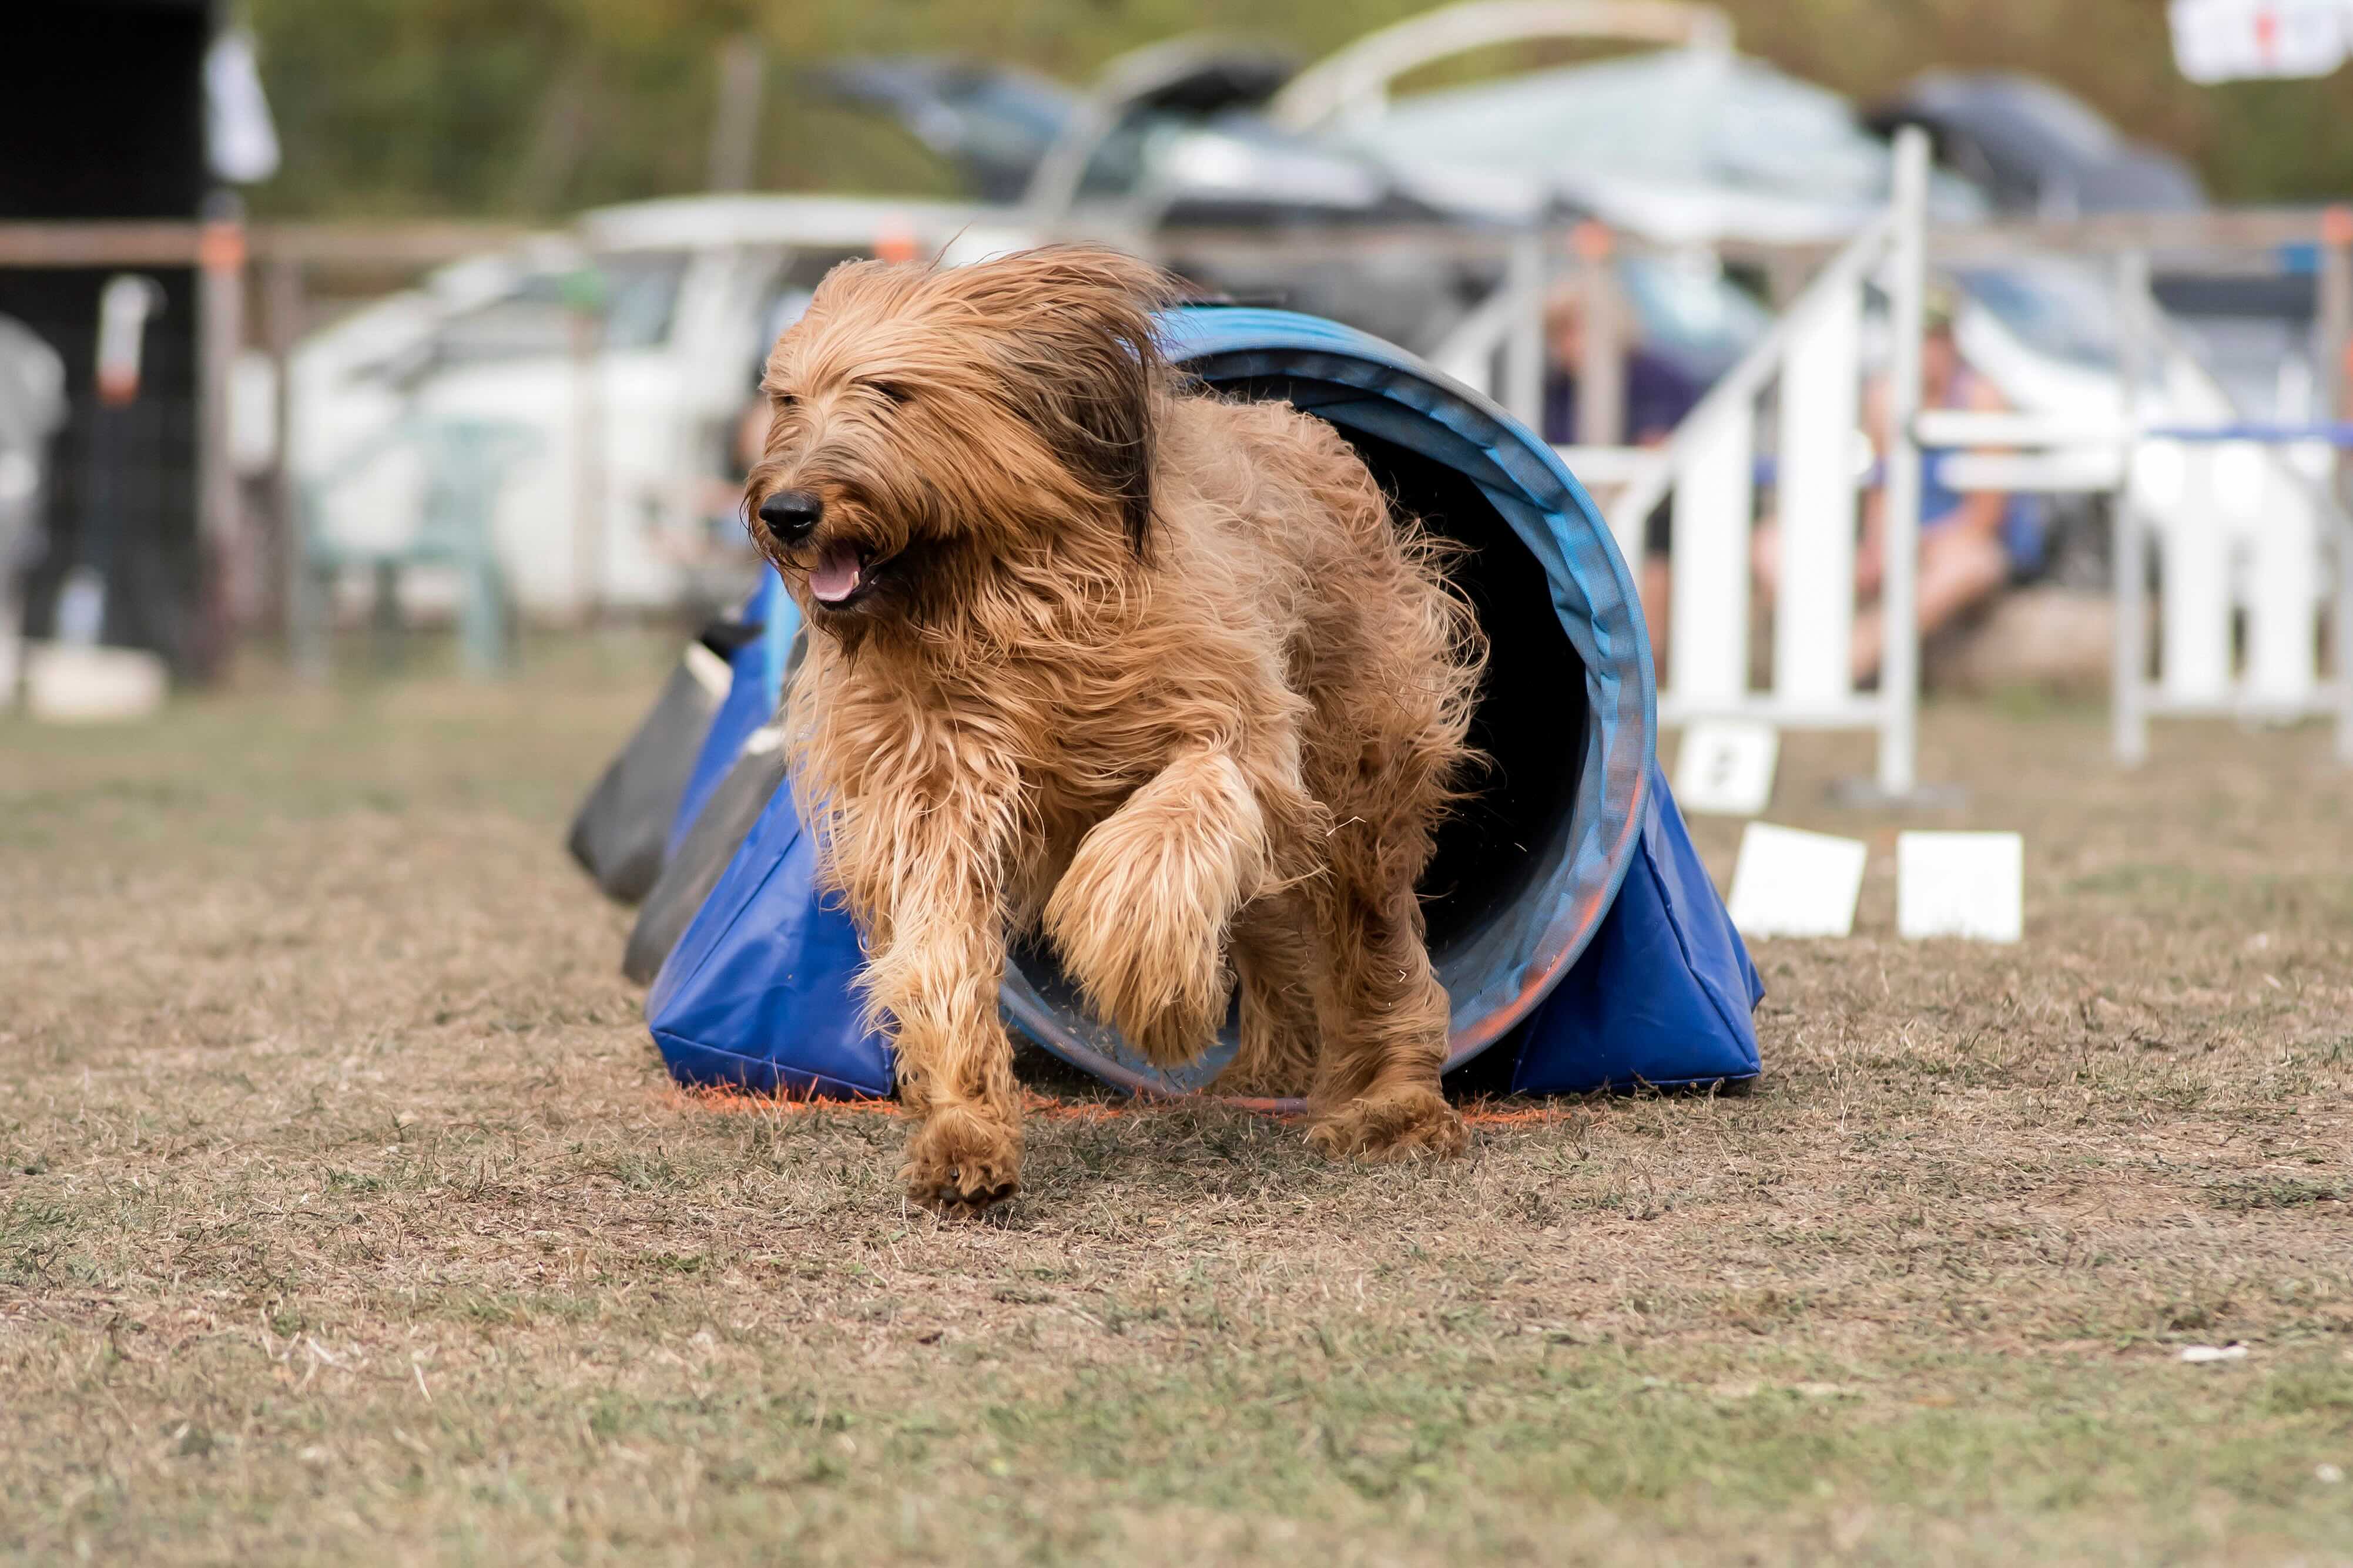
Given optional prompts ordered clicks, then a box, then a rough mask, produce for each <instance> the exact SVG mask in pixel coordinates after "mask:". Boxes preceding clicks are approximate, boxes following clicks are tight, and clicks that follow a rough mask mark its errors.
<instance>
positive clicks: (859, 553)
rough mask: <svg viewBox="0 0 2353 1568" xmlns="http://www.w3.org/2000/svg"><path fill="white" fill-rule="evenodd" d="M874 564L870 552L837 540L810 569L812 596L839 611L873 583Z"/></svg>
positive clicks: (820, 555)
mask: <svg viewBox="0 0 2353 1568" xmlns="http://www.w3.org/2000/svg"><path fill="white" fill-rule="evenodd" d="M872 564H873V557H872V555H871V552H867V551H864V550H861V549H860V548H859V547H858V546H857V545H855V544H852V543H850V542H849V541H848V540H844V539H837V540H835V541H834V542H832V543H830V544H828V545H827V546H826V547H825V549H824V550H823V551H822V552H819V553H818V558H817V564H815V565H813V566H811V567H810V568H809V577H808V584H809V594H810V595H811V596H812V597H813V598H815V599H816V600H817V602H818V604H820V605H831V606H832V607H834V608H836V609H839V608H840V607H841V606H842V605H847V604H849V602H850V601H851V600H853V599H855V598H857V597H858V595H860V594H862V593H864V592H865V591H866V586H867V584H869V583H870V582H871V581H872V574H871V571H870V570H869V569H870V568H871V566H872Z"/></svg>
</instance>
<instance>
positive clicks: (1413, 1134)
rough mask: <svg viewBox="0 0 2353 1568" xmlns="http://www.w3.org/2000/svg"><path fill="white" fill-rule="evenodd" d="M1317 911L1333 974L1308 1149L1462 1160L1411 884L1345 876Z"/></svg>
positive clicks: (1325, 984)
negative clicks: (1369, 883) (1443, 1084)
mask: <svg viewBox="0 0 2353 1568" xmlns="http://www.w3.org/2000/svg"><path fill="white" fill-rule="evenodd" d="M1316 904H1317V914H1318V915H1319V916H1320V917H1321V919H1320V921H1319V924H1320V925H1321V926H1322V931H1321V932H1320V934H1321V935H1322V936H1323V937H1324V957H1325V959H1326V967H1325V969H1324V973H1323V975H1322V976H1321V981H1322V984H1321V985H1320V986H1319V988H1318V998H1317V999H1318V1003H1319V1006H1320V1011H1321V1013H1322V1016H1323V1026H1324V1027H1323V1034H1324V1039H1323V1051H1322V1054H1321V1055H1320V1056H1319V1057H1318V1058H1317V1060H1316V1065H1315V1085H1314V1090H1313V1092H1312V1093H1311V1094H1310V1095H1309V1097H1308V1105H1309V1110H1310V1114H1311V1116H1312V1117H1313V1121H1312V1122H1311V1124H1310V1126H1309V1128H1308V1132H1307V1141H1308V1142H1309V1143H1310V1144H1312V1145H1313V1146H1314V1147H1315V1148H1316V1149H1317V1150H1319V1151H1321V1152H1324V1153H1326V1154H1359V1155H1365V1156H1367V1157H1371V1158H1382V1157H1386V1156H1396V1155H1416V1154H1436V1155H1451V1154H1459V1153H1461V1152H1462V1147H1463V1142H1464V1140H1463V1132H1462V1118H1461V1116H1460V1115H1459V1114H1457V1113H1456V1111H1455V1110H1454V1108H1453V1107H1452V1106H1451V1105H1449V1104H1448V1103H1447V1102H1446V1096H1445V1095H1444V1093H1443V1092H1441V1091H1440V1088H1439V1083H1438V1075H1439V1070H1440V1068H1442V1067H1444V1066H1445V1063H1446V1023H1447V1001H1446V992H1445V989H1444V988H1443V987H1441V986H1440V984H1438V977H1437V976H1436V975H1435V974H1433V973H1431V972H1430V952H1429V949H1428V948H1427V947H1426V946H1424V944H1423V940H1422V922H1421V905H1420V903H1419V900H1417V899H1416V898H1415V896H1414V891H1413V888H1412V885H1411V883H1410V882H1407V883H1406V885H1404V886H1402V887H1395V888H1390V889H1370V888H1366V887H1364V886H1361V885H1358V884H1356V883H1352V882H1351V881H1350V880H1348V879H1347V873H1346V871H1345V870H1341V871H1340V872H1339V880H1338V883H1337V885H1335V886H1332V887H1330V888H1327V889H1324V890H1323V891H1322V892H1321V893H1320V894H1319V896H1318V897H1317V899H1316Z"/></svg>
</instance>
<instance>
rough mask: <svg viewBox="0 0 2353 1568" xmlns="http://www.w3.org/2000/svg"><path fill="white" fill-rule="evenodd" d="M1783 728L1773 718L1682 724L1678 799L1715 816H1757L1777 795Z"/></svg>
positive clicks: (1691, 808) (1686, 807) (1689, 807)
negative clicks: (1775, 782) (1772, 722)
mask: <svg viewBox="0 0 2353 1568" xmlns="http://www.w3.org/2000/svg"><path fill="white" fill-rule="evenodd" d="M1780 760H1781V732H1780V731H1778V730H1776V729H1774V728H1773V726H1772V725H1770V724H1757V723H1751V722H1747V721H1742V720H1736V719H1711V720H1704V721H1698V722H1694V723H1691V724H1687V725H1685V726H1684V727H1683V748H1682V750H1680V751H1678V752H1676V753H1675V804H1676V805H1680V806H1682V807H1683V809H1684V810H1685V811H1696V812H1703V813H1705V814H1707V815H1709V816H1756V815H1757V813H1758V812H1760V811H1762V810H1764V809H1765V806H1766V804H1767V802H1769V801H1770V800H1771V799H1772V798H1773V769H1774V767H1775V765H1776V764H1778V763H1779V762H1780Z"/></svg>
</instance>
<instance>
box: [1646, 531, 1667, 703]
mask: <svg viewBox="0 0 2353 1568" xmlns="http://www.w3.org/2000/svg"><path fill="white" fill-rule="evenodd" d="M1673 590H1674V583H1673V580H1672V578H1671V577H1670V576H1669V574H1668V571H1667V558H1666V557H1665V556H1663V555H1645V556H1643V557H1642V574H1641V584H1639V591H1640V593H1641V595H1642V624H1643V625H1644V626H1647V627H1648V628H1649V629H1650V634H1651V665H1652V666H1653V668H1656V669H1657V671H1658V676H1659V681H1660V683H1661V684H1662V685H1663V684H1665V682H1666V679H1667V633H1668V631H1669V629H1670V626H1671V622H1670V620H1669V616H1668V606H1669V605H1672V603H1673V596H1672V595H1673Z"/></svg>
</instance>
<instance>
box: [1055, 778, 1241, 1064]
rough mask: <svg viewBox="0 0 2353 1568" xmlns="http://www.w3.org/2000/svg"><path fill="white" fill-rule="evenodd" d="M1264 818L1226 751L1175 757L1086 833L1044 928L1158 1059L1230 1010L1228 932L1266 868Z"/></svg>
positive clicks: (1131, 1036)
mask: <svg viewBox="0 0 2353 1568" xmlns="http://www.w3.org/2000/svg"><path fill="white" fill-rule="evenodd" d="M1267 856H1268V846H1267V831H1266V819H1265V816H1264V814H1263V812H1262V811H1261V808H1260V805H1259V802H1258V798H1257V796H1256V795H1253V794H1252V793H1251V790H1250V783H1249V781H1248V780H1247V779H1246V778H1245V777H1244V776H1243V774H1242V770H1241V769H1240V766H1238V765H1237V764H1236V763H1235V762H1234V760H1233V759H1232V758H1231V757H1229V756H1228V755H1226V754H1225V753H1224V752H1218V751H1211V750H1208V749H1202V750H1198V751H1192V752H1185V753H1183V754H1182V755H1179V756H1178V757H1176V759H1175V760H1174V761H1172V762H1171V763H1169V764H1168V765H1167V766H1166V768H1163V769H1162V770H1161V771H1160V773H1158V774H1157V775H1156V776H1155V777H1154V778H1153V779H1151V780H1150V781H1149V782H1147V783H1146V784H1145V785H1144V786H1143V787H1142V788H1140V789H1138V790H1137V791H1136V792H1135V793H1134V795H1130V796H1129V797H1128V798H1127V799H1126V801H1125V802H1124V803H1123V804H1122V805H1120V807H1119V809H1118V810H1116V811H1114V812H1113V813H1112V814H1111V815H1110V816H1106V817H1104V818H1103V820H1102V821H1101V822H1098V823H1096V824H1095V826H1093V827H1092V829H1090V830H1089V831H1088V833H1087V835H1086V837H1084V838H1082V839H1081V840H1080V841H1079V848H1078V853H1077V854H1075V855H1074V856H1072V857H1071V865H1070V869H1068V870H1067V871H1065V872H1063V873H1062V879H1061V881H1060V883H1059V884H1058V885H1057V886H1056V887H1055V889H1054V892H1053V895H1052V897H1050V898H1049V899H1048V900H1046V911H1045V928H1046V932H1047V934H1048V935H1049V936H1050V937H1051V938H1052V939H1053V942H1054V946H1055V948H1056V949H1057V950H1058V951H1059V952H1060V953H1061V955H1062V962H1063V964H1064V965H1065V966H1066V967H1067V968H1068V969H1069V970H1070V973H1071V978H1072V979H1074V980H1076V981H1077V982H1078V983H1079V989H1080V990H1081V991H1082V993H1083V994H1085V996H1086V999H1087V1002H1088V1004H1089V1005H1091V1006H1092V1007H1093V1008H1094V1010H1095V1012H1096V1014H1097V1015H1098V1016H1101V1017H1102V1018H1103V1019H1104V1020H1105V1021H1106V1022H1107V1023H1109V1024H1111V1025H1112V1026H1113V1027H1114V1028H1116V1029H1118V1030H1119V1032H1120V1033H1121V1034H1123V1035H1124V1036H1125V1037H1127V1041H1128V1043H1129V1044H1130V1045H1132V1046H1134V1047H1135V1048H1136V1049H1137V1050H1139V1051H1142V1052H1143V1053H1144V1055H1145V1057H1146V1058H1149V1059H1150V1060H1152V1061H1155V1062H1162V1063H1176V1062H1184V1061H1189V1060H1191V1059H1192V1058H1194V1057H1196V1056H1198V1055H1199V1054H1200V1052H1201V1051H1202V1049H1203V1048H1204V1047H1207V1046H1208V1043H1209V1040H1210V1037H1211V1036H1212V1035H1213V1034H1214V1033H1215V1031H1216V1029H1217V1026H1218V1025H1219V1022H1220V1021H1221V1019H1222V1018H1223V1016H1224V1014H1225V1010H1226V998H1227V995H1228V994H1229V989H1230V987H1229V978H1228V973H1227V969H1226V963H1225V951H1224V949H1225V940H1226V930H1227V927H1228V926H1229V925H1230V924H1231V923H1232V921H1233V918H1234V915H1235V912H1236V911H1237V910H1240V908H1241V907H1242V905H1243V904H1244V903H1246V902H1248V901H1249V900H1250V898H1251V897H1252V896H1253V895H1255V894H1256V893H1257V892H1258V890H1259V888H1260V886H1261V883H1262V882H1263V881H1264V879H1265V877H1266V873H1267Z"/></svg>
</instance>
